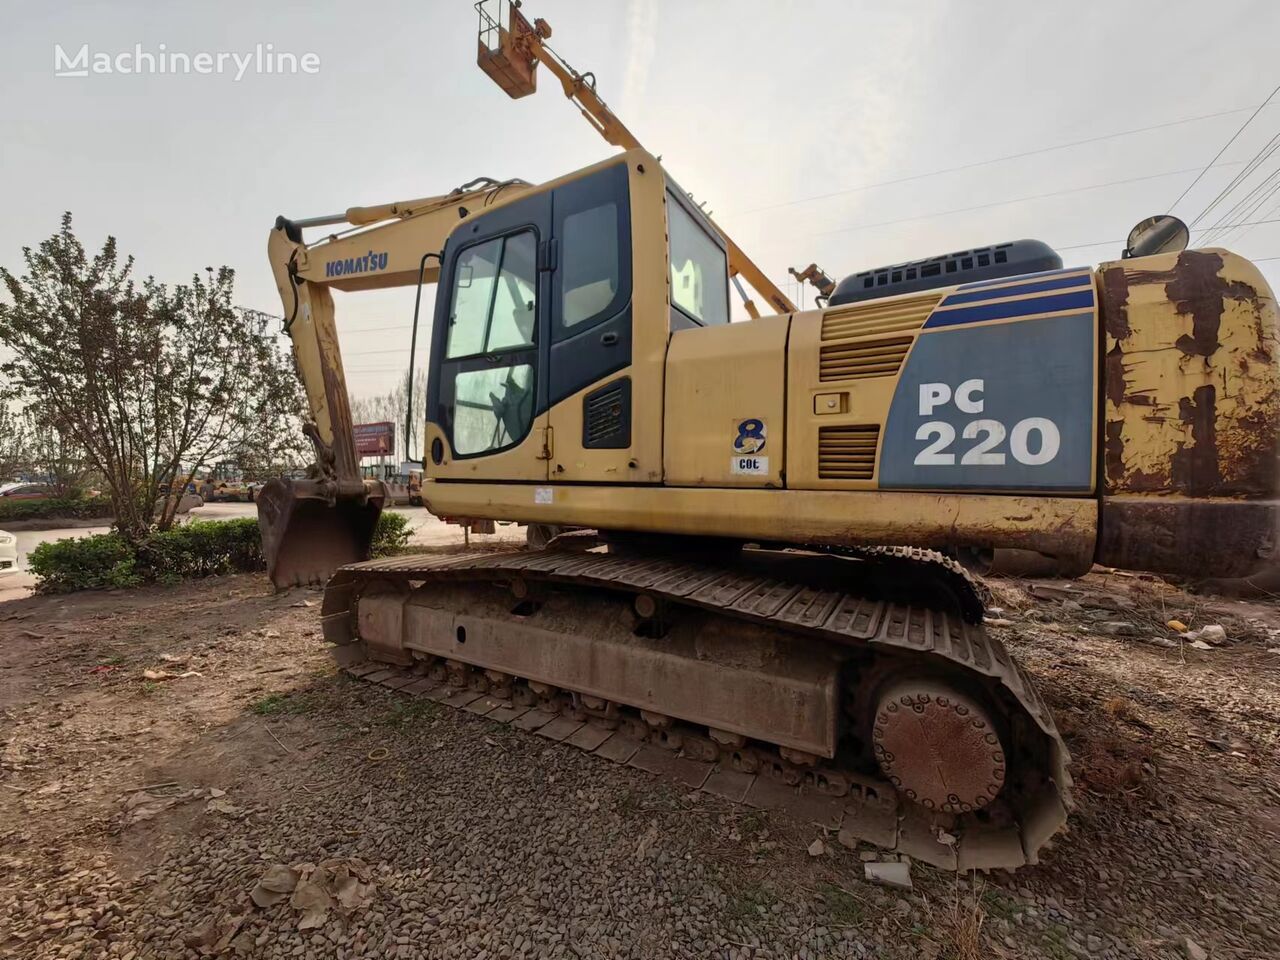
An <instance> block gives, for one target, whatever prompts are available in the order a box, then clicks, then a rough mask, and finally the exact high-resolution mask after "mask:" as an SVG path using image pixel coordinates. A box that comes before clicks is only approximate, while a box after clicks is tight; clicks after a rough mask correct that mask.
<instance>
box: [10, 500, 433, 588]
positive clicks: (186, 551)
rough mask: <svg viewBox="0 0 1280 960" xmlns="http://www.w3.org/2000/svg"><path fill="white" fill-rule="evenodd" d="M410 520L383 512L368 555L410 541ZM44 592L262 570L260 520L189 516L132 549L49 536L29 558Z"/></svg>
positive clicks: (117, 539) (103, 538) (106, 537)
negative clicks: (184, 520) (205, 518)
mask: <svg viewBox="0 0 1280 960" xmlns="http://www.w3.org/2000/svg"><path fill="white" fill-rule="evenodd" d="M409 534H410V530H409V523H408V520H407V519H406V518H405V517H404V516H403V515H402V514H399V513H383V514H382V516H381V517H379V518H378V526H377V528H376V529H375V530H374V536H373V549H372V554H373V556H375V557H383V556H387V555H389V554H393V553H399V552H400V551H402V550H403V549H404V548H405V547H406V546H407V545H408V543H409ZM28 565H29V567H30V569H31V572H32V573H34V574H35V575H36V576H38V577H39V578H40V586H39V589H40V591H41V592H42V593H68V592H70V591H73V590H101V589H108V588H111V587H134V586H138V585H139V584H144V583H178V582H180V581H182V580H189V579H192V578H195V577H211V576H217V575H219V574H224V573H248V572H252V571H255V570H264V569H266V560H265V559H264V558H263V556H262V537H261V535H260V534H259V532H258V521H257V520H254V519H253V518H251V517H244V518H241V519H238V520H223V521H216V520H193V521H191V522H190V523H184V524H181V525H180V526H176V527H174V528H172V529H171V530H166V531H164V532H163V533H160V532H155V533H152V534H151V535H150V536H149V537H147V539H146V540H144V541H143V542H142V543H141V544H140V545H139V546H138V547H137V548H136V549H134V548H131V547H130V546H129V543H128V542H127V541H126V540H125V539H124V537H122V536H120V534H118V533H114V532H113V533H104V534H99V535H97V536H93V537H80V538H76V539H68V540H52V541H48V542H46V543H42V544H40V545H39V546H38V547H36V548H35V549H34V550H32V551H31V554H30V556H29V557H28Z"/></svg>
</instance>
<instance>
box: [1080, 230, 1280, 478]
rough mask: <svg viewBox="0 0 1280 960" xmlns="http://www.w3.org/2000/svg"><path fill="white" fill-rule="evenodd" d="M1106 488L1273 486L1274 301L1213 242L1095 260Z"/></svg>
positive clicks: (1251, 272) (1279, 423) (1243, 264)
mask: <svg viewBox="0 0 1280 960" xmlns="http://www.w3.org/2000/svg"><path fill="white" fill-rule="evenodd" d="M1100 277H1101V285H1102V291H1103V296H1102V303H1103V307H1104V310H1105V311H1106V312H1105V314H1104V316H1103V328H1104V331H1105V334H1106V339H1105V344H1104V349H1105V355H1106V360H1105V364H1104V370H1103V376H1104V384H1103V393H1104V397H1105V401H1106V411H1105V439H1104V469H1105V479H1106V493H1107V494H1109V495H1114V494H1118V493H1140V494H1175V493H1176V494H1182V495H1185V496H1191V497H1239V496H1246V497H1266V496H1275V494H1276V489H1277V479H1278V477H1280V473H1278V471H1277V466H1276V457H1277V438H1278V431H1280V371H1278V370H1277V366H1276V362H1275V357H1276V356H1277V355H1278V354H1280V350H1278V349H1277V347H1278V346H1280V341H1278V340H1277V337H1278V333H1277V327H1278V325H1280V320H1278V317H1277V309H1276V302H1275V298H1274V296H1273V294H1272V293H1271V291H1270V289H1269V288H1268V287H1267V284H1266V281H1265V280H1264V279H1263V278H1262V276H1261V274H1259V273H1258V271H1257V269H1256V268H1255V267H1254V266H1253V264H1251V263H1249V262H1248V261H1246V260H1244V259H1242V258H1240V257H1237V256H1235V255H1234V254H1231V253H1228V252H1226V251H1220V250H1204V251H1196V250H1189V251H1183V252H1182V253H1179V254H1165V255H1158V256H1153V257H1145V258H1141V259H1136V260H1126V261H1123V262H1121V263H1117V264H1105V265H1103V267H1102V268H1101V270H1100Z"/></svg>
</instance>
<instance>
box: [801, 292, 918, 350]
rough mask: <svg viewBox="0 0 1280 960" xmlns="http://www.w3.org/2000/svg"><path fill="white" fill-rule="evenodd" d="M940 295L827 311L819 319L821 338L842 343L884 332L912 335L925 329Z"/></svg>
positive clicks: (877, 302) (878, 302) (906, 298)
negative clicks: (820, 322)
mask: <svg viewBox="0 0 1280 960" xmlns="http://www.w3.org/2000/svg"><path fill="white" fill-rule="evenodd" d="M941 299H942V296H941V294H937V293H927V294H925V295H923V296H919V297H905V298H902V299H898V300H888V301H876V302H872V303H866V304H858V305H857V306H856V307H845V308H843V309H837V310H828V311H827V312H826V313H825V314H823V316H822V339H823V341H824V342H825V341H827V340H844V339H846V338H848V337H867V336H875V335H876V334H885V333H914V332H915V331H917V330H919V329H920V328H921V327H923V326H924V322H925V320H927V319H928V317H929V314H931V313H932V312H933V308H934V307H936V306H937V305H938V301H939V300H941Z"/></svg>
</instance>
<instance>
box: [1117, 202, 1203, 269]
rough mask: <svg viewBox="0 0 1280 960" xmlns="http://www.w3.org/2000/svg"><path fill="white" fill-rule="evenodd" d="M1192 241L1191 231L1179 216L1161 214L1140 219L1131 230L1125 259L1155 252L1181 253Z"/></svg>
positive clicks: (1124, 254)
mask: <svg viewBox="0 0 1280 960" xmlns="http://www.w3.org/2000/svg"><path fill="white" fill-rule="evenodd" d="M1190 242H1191V231H1190V230H1188V229H1187V225H1186V224H1185V223H1183V222H1182V221H1181V220H1179V219H1178V218H1177V217H1174V216H1170V215H1169V214H1167V213H1165V214H1159V215H1157V216H1154V217H1147V219H1145V220H1140V221H1139V222H1138V223H1137V224H1136V225H1135V226H1134V228H1133V229H1132V230H1130V231H1129V239H1128V241H1127V242H1126V245H1125V248H1124V253H1123V254H1121V256H1122V257H1123V258H1124V259H1126V260H1127V259H1129V258H1130V257H1149V256H1151V255H1152V254H1153V253H1181V252H1182V251H1183V250H1185V249H1187V244H1188V243H1190Z"/></svg>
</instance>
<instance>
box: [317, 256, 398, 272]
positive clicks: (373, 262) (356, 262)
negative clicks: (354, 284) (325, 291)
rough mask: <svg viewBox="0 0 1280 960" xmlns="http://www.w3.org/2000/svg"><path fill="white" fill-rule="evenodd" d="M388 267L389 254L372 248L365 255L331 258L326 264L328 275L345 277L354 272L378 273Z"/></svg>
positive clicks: (325, 270) (325, 269)
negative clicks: (374, 250) (342, 258)
mask: <svg viewBox="0 0 1280 960" xmlns="http://www.w3.org/2000/svg"><path fill="white" fill-rule="evenodd" d="M385 269H387V254H386V253H385V252H383V253H374V252H373V251H372V250H370V251H369V252H368V253H366V254H365V255H364V256H363V257H347V258H346V259H345V260H329V261H326V263H325V265H324V275H325V276H326V277H345V276H347V275H348V274H352V273H376V272H377V271H379V270H385Z"/></svg>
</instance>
